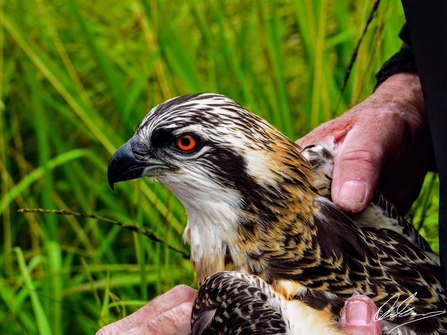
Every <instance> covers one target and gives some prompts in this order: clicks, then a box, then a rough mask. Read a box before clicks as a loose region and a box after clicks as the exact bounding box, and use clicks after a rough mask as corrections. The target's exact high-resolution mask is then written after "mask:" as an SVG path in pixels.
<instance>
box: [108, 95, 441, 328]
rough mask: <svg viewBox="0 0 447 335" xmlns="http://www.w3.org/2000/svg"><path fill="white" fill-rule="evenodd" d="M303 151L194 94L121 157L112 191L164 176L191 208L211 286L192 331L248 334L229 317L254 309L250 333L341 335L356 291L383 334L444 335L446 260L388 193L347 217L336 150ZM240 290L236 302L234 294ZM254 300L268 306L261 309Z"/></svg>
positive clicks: (146, 128) (168, 107)
mask: <svg viewBox="0 0 447 335" xmlns="http://www.w3.org/2000/svg"><path fill="white" fill-rule="evenodd" d="M304 155H305V156H306V157H307V159H306V158H305V156H303V155H302V154H301V153H300V150H299V148H298V147H297V145H296V144H295V143H294V142H293V141H291V140H289V139H288V138H287V137H286V136H284V135H283V134H281V133H280V132H279V131H278V130H276V129H275V128H274V127H273V126H271V125H270V124H269V123H267V122H266V121H265V120H263V119H262V118H260V117H258V116H257V115H255V114H253V113H251V112H249V111H248V110H246V109H245V108H243V107H242V106H241V105H239V104H238V103H236V102H235V101H233V100H231V99H229V98H227V97H225V96H222V95H218V94H212V93H199V94H190V95H185V96H181V97H177V98H173V99H170V100H168V101H166V102H164V103H162V104H160V105H158V106H156V107H155V108H153V109H152V110H151V111H150V112H149V113H148V114H147V116H146V117H145V118H144V120H143V121H142V122H141V124H140V125H139V127H138V128H137V130H136V132H135V134H134V136H133V137H132V138H131V139H130V140H129V141H128V142H126V143H125V144H124V145H123V146H121V147H120V148H119V149H118V150H117V152H116V153H115V154H114V155H113V157H112V159H111V161H110V163H109V168H108V180H109V183H110V185H111V187H112V188H113V186H114V183H116V182H120V181H124V180H129V179H135V178H140V177H145V176H146V177H150V178H155V179H156V180H158V181H161V182H163V183H164V184H165V185H166V186H167V187H168V188H169V189H170V190H171V191H172V192H173V193H174V194H175V195H176V196H177V197H178V198H179V200H180V201H181V202H182V203H183V205H184V207H185V209H186V212H187V215H188V224H187V226H186V228H185V231H184V239H185V241H186V242H188V243H189V244H190V246H191V262H192V264H193V266H194V268H195V270H196V273H197V280H198V282H199V285H201V284H203V285H201V288H200V290H199V295H198V298H197V300H196V306H195V307H194V309H193V316H192V323H193V333H196V334H207V333H208V332H209V333H212V332H211V331H210V329H211V328H213V327H215V329H217V328H218V329H220V330H218V331H217V333H219V334H238V333H241V334H242V333H244V332H243V331H242V332H241V329H242V328H240V327H242V325H241V323H240V322H238V321H235V320H238V318H232V317H230V316H231V315H234V313H236V314H237V313H238V312H239V311H240V307H244V306H245V307H246V308H248V309H249V310H250V311H251V315H252V318H248V319H247V320H246V325H248V326H250V325H252V327H254V325H255V324H256V323H257V322H258V321H260V315H264V314H263V312H264V311H266V310H267V311H268V312H267V314H265V315H268V318H273V319H268V320H274V318H276V317H279V319H278V320H279V321H278V322H279V323H278V322H276V321H272V324H278V325H279V324H281V325H284V332H282V331H278V332H277V333H284V334H286V333H289V334H314V333H315V332H316V331H332V333H334V334H337V333H341V332H340V330H339V328H338V321H339V316H340V312H341V309H342V307H343V304H344V302H345V301H346V300H347V299H348V298H349V297H351V296H352V295H353V294H358V293H360V294H364V295H367V296H369V297H370V298H371V299H373V300H374V302H375V303H376V305H377V306H378V307H379V315H378V318H380V319H381V320H383V322H382V325H383V331H384V332H385V331H391V330H393V331H394V332H396V334H398V333H399V332H401V331H407V332H408V334H411V333H414V334H441V333H445V332H446V331H447V330H446V325H447V317H446V314H445V311H446V307H447V303H446V297H445V293H444V291H443V288H442V286H441V284H440V281H439V279H438V278H440V276H441V273H440V267H439V262H438V260H437V256H436V255H434V254H433V253H432V251H431V249H430V247H429V246H428V244H427V243H426V242H425V240H423V238H422V237H421V236H419V235H418V234H417V232H416V231H415V230H414V229H413V228H412V227H411V226H410V225H409V224H408V223H406V221H405V220H403V219H402V218H401V217H400V216H399V215H398V214H397V213H396V211H395V209H394V207H393V206H392V205H390V204H389V203H388V202H387V201H386V199H384V198H383V197H382V196H380V194H377V195H376V196H375V198H374V199H373V201H372V203H371V204H370V206H368V209H367V210H366V211H365V212H364V213H362V214H360V215H359V216H358V217H354V218H349V217H348V216H346V215H345V214H343V213H342V212H341V211H340V210H339V209H338V208H337V207H336V206H335V205H334V203H333V202H332V201H331V199H330V192H329V193H328V190H330V180H331V169H332V154H331V152H330V150H327V149H325V148H324V147H321V146H315V147H310V148H307V149H306V150H304ZM229 271H233V272H229ZM241 273H243V275H242V274H241ZM210 276H211V277H210ZM207 278H208V279H207ZM240 285H242V287H244V290H237V292H238V293H237V294H236V295H235V296H234V295H233V298H234V297H237V299H236V300H234V299H232V298H231V297H232V295H231V294H229V293H231V292H233V293H234V292H235V291H234V288H235V287H241V286H240ZM252 288H254V289H252ZM258 291H259V292H258ZM212 292H214V293H213V294H211V293H212ZM242 292H245V293H244V294H242ZM254 292H258V293H259V294H258V293H257V296H258V297H259V296H262V297H264V298H265V301H264V300H263V301H264V302H265V304H261V303H259V304H255V305H253V303H251V302H252V301H255V300H253V299H254V295H253V293H254ZM227 293H228V294H227ZM255 295H256V294H255ZM219 297H221V298H219ZM241 297H245V298H246V299H245V300H244V299H242V300H241V299H240V298H241ZM218 298H219V299H218ZM256 299H257V298H256ZM262 299H263V298H261V300H262ZM230 300H231V301H230ZM234 301H237V304H238V305H237V306H239V307H238V308H239V309H238V308H235V307H234V305H231V303H230V302H234ZM244 301H245V302H244ZM256 301H257V300H256ZM222 306H233V307H231V308H233V310H231V313H230V311H229V310H228V308H227V309H225V310H224V311H223V312H222ZM253 306H257V307H256V308H254V309H253ZM245 307H244V308H245ZM266 318H267V317H266ZM266 318H264V321H265V320H266ZM275 320H276V319H275ZM239 321H240V319H239ZM216 324H217V325H220V326H222V325H224V327H223V328H219V327H220V326H216ZM210 327H211V328H210ZM216 327H217V328H216ZM281 327H282V326H281ZM239 328H240V329H239ZM213 329H214V328H213ZM247 329H248V328H247ZM252 329H254V328H252ZM281 329H282V328H281ZM245 333H255V332H253V331H252V330H247V332H245ZM262 333H263V332H262V331H261V332H259V334H262ZM264 333H265V329H264ZM402 334H404V333H402Z"/></svg>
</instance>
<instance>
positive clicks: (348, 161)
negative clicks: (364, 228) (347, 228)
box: [332, 129, 383, 213]
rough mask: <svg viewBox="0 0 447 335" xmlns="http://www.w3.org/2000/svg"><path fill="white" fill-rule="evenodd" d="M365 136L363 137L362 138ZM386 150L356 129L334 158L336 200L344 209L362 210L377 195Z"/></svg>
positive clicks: (347, 210)
mask: <svg viewBox="0 0 447 335" xmlns="http://www.w3.org/2000/svg"><path fill="white" fill-rule="evenodd" d="M360 139H361V140H360ZM382 162H383V151H382V150H381V148H380V146H379V145H375V142H374V140H371V139H370V138H369V136H367V135H365V134H361V135H360V134H359V135H356V130H355V129H352V130H351V131H350V132H349V133H348V134H347V135H346V138H345V139H344V140H343V143H342V144H341V146H340V148H339V151H338V152H337V154H336V155H335V158H334V172H333V180H332V199H333V201H334V202H335V204H336V205H337V206H339V207H340V208H341V209H342V210H344V211H346V212H351V213H358V212H360V211H362V210H363V209H364V208H365V207H366V206H367V204H368V203H369V200H370V199H371V197H372V196H373V194H374V191H375V189H376V186H377V182H378V179H379V173H380V169H381V166H382Z"/></svg>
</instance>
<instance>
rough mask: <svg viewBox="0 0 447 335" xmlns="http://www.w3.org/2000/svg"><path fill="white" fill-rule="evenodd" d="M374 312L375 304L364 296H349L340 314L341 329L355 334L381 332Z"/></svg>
mask: <svg viewBox="0 0 447 335" xmlns="http://www.w3.org/2000/svg"><path fill="white" fill-rule="evenodd" d="M376 313H377V307H376V305H375V304H374V303H373V302H372V301H371V300H370V299H368V298H367V297H366V296H356V297H352V298H349V299H348V301H347V303H346V306H345V308H344V309H343V312H342V316H341V320H342V325H343V330H344V331H345V332H347V333H348V334H355V335H364V334H368V335H380V334H382V327H381V324H380V322H379V321H378V320H377V319H376V317H375V314H376Z"/></svg>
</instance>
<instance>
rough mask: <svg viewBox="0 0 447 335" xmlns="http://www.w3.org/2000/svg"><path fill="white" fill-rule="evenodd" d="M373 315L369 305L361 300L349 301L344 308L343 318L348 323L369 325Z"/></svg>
mask: <svg viewBox="0 0 447 335" xmlns="http://www.w3.org/2000/svg"><path fill="white" fill-rule="evenodd" d="M373 316H374V313H373V311H372V308H371V306H370V305H369V304H367V303H364V302H361V301H353V302H350V303H349V304H348V305H347V306H346V308H345V319H346V324H348V325H356V326H364V325H365V326H366V325H369V324H370V323H371V320H372V318H373Z"/></svg>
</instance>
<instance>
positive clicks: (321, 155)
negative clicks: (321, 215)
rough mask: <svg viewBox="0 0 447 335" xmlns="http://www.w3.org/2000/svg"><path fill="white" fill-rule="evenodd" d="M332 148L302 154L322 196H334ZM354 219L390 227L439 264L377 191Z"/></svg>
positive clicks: (312, 147) (309, 149) (317, 147)
mask: <svg viewBox="0 0 447 335" xmlns="http://www.w3.org/2000/svg"><path fill="white" fill-rule="evenodd" d="M331 150H332V149H331V148H330V146H329V147H325V146H323V145H319V144H317V145H310V146H308V147H306V148H304V149H303V151H302V154H303V156H304V157H305V158H306V159H307V160H308V161H309V162H310V163H311V165H312V168H313V171H314V179H313V180H314V186H315V187H316V188H317V190H318V192H319V194H320V195H322V196H324V197H326V198H328V199H331V184H332V172H333V164H334V154H333V152H332V151H331ZM351 219H353V220H354V221H355V222H357V223H358V224H359V225H360V226H362V227H374V228H380V229H389V230H393V231H395V232H397V233H398V234H400V235H402V236H405V237H406V238H407V239H408V240H409V241H411V242H412V243H413V244H414V245H415V246H417V247H418V248H420V249H421V250H423V251H424V252H425V253H426V254H427V256H429V257H430V258H431V259H432V260H433V261H434V262H436V263H438V264H439V256H438V255H436V254H435V253H434V252H433V250H432V249H431V247H430V245H429V244H428V243H427V241H426V240H425V239H424V238H423V237H422V236H421V235H420V234H419V232H418V231H417V230H416V229H415V228H414V226H413V225H412V224H410V223H409V222H408V221H407V220H405V218H404V217H402V216H401V215H400V214H399V212H398V210H397V208H396V207H395V206H394V205H393V204H392V203H391V202H390V201H389V200H388V199H387V198H386V197H385V196H384V195H383V194H382V193H381V192H380V191H379V190H376V191H375V193H374V196H373V197H372V199H371V201H370V203H369V204H368V206H367V207H366V208H365V210H363V211H362V212H360V213H358V214H354V215H353V216H352V217H351Z"/></svg>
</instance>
